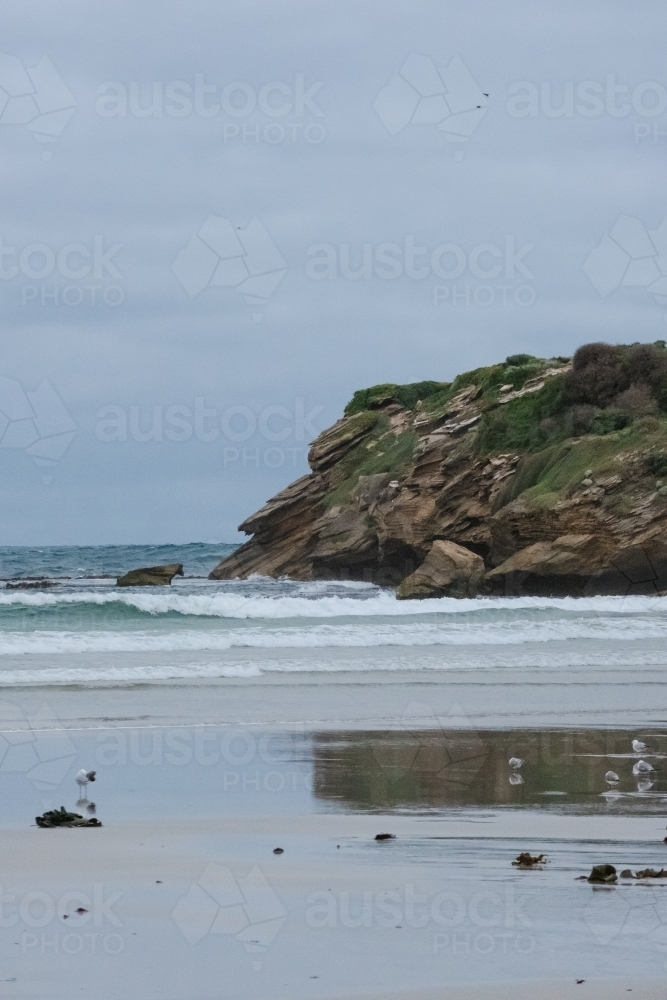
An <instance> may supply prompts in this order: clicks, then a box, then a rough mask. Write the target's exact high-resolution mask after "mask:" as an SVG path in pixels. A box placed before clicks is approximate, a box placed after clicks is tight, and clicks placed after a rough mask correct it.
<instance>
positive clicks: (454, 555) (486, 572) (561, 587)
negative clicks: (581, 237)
mask: <svg viewBox="0 0 667 1000" xmlns="http://www.w3.org/2000/svg"><path fill="white" fill-rule="evenodd" d="M555 361H557V362H558V363H555ZM555 361H552V362H548V363H547V362H545V363H544V365H543V369H542V370H540V371H538V373H537V374H536V375H535V376H534V377H531V378H528V379H526V380H525V382H524V384H523V386H522V387H521V388H520V389H515V388H514V387H513V385H501V386H500V388H499V389H498V390H494V392H492V393H489V392H487V391H484V392H483V391H482V388H481V387H480V386H478V385H476V384H473V385H466V386H465V387H463V388H462V389H461V390H460V391H458V392H454V393H453V394H451V393H450V395H449V396H448V395H447V393H446V392H445V393H444V396H443V398H444V399H445V401H444V403H443V404H442V406H440V407H439V408H431V409H429V408H427V407H425V406H423V405H422V403H421V402H420V401H419V400H417V401H416V402H415V403H411V404H410V405H405V404H402V403H401V402H400V401H397V400H396V398H395V394H394V395H393V396H392V394H391V392H388V393H387V394H386V398H385V397H384V396H382V395H380V397H378V398H376V399H374V400H373V401H372V408H371V409H365V410H362V411H361V412H356V413H354V414H353V415H350V416H347V417H344V418H343V419H341V420H339V421H337V423H336V424H334V425H333V427H331V428H329V429H328V430H326V431H324V432H323V433H322V434H321V435H320V436H319V437H318V438H317V440H316V441H314V442H313V444H312V446H311V448H310V453H309V464H310V467H311V469H312V472H311V474H310V475H308V476H304V477H302V478H301V479H299V480H297V481H296V482H295V483H292V484H291V485H290V486H288V487H287V488H286V489H285V490H283V491H282V492H281V493H279V494H277V495H276V496H275V497H273V498H272V499H271V500H269V501H268V502H267V503H266V504H265V506H264V507H262V508H261V509H260V510H259V511H257V513H255V514H253V515H252V516H251V517H249V518H247V519H246V521H244V522H243V524H242V525H241V530H243V531H245V532H246V533H247V534H249V535H252V538H251V539H250V540H249V541H248V542H247V543H246V544H245V545H243V546H241V547H240V548H239V549H238V550H237V551H236V552H235V553H234V554H233V555H231V556H230V557H228V558H227V559H225V560H223V561H222V562H221V563H220V564H219V565H218V566H216V568H215V569H214V570H213V572H212V573H211V574H210V575H211V578H212V579H231V578H235V577H240V578H245V577H248V576H250V575H251V574H253V573H258V574H264V575H267V576H273V577H279V576H289V577H292V578H294V579H300V580H313V579H357V580H368V581H373V582H376V583H378V584H380V585H382V586H391V587H397V588H398V596H399V597H401V598H406V597H427V596H442V595H443V594H449V595H455V596H472V595H474V594H476V593H488V594H500V593H503V594H543V595H566V594H573V595H583V594H593V593H640V592H641V593H656V592H659V591H662V590H666V589H667V488H665V487H663V486H662V481H661V480H660V479H659V478H657V476H656V474H655V473H653V472H651V469H653V468H659V467H661V466H660V463H661V462H662V458H661V456H664V463H665V468H666V469H667V431H666V430H665V429H664V428H663V425H662V423H660V422H659V421H658V420H657V419H656V418H654V417H651V418H647V419H646V420H645V421H644V424H641V425H639V427H638V429H637V431H636V432H635V431H634V430H633V432H632V435H631V436H628V434H627V433H626V434H625V436H624V433H623V432H621V433H609V434H605V435H604V436H594V435H591V434H589V435H583V436H580V437H571V438H569V439H567V440H562V439H560V440H559V439H558V438H556V440H558V441H559V443H557V444H554V445H553V446H551V447H546V448H543V449H541V450H540V448H539V447H538V448H534V447H533V448H531V449H527V450H523V451H522V450H521V449H520V448H515V449H512V448H511V447H509V448H508V447H505V448H504V449H500V448H495V449H494V448H493V447H492V446H489V445H484V446H482V444H483V442H484V441H485V440H487V439H488V433H487V432H488V425H489V414H490V413H491V415H492V416H493V414H494V413H495V414H498V413H500V414H501V415H502V414H504V413H509V412H510V411H512V412H513V413H514V414H515V417H514V418H513V419H517V420H518V419H519V418H521V413H522V411H521V407H523V406H524V405H525V404H526V403H528V402H529V401H530V400H531V399H533V398H538V397H539V394H540V393H542V394H543V395H544V393H545V392H547V391H549V386H551V387H553V385H554V383H553V381H552V380H553V379H554V378H556V379H559V378H561V379H562V378H563V377H564V375H565V374H566V373H567V372H568V371H569V370H570V368H569V366H568V365H567V364H566V363H565V359H560V361H559V359H555ZM473 374H474V373H473ZM436 385H437V384H436ZM545 386H546V387H547V388H546V390H545ZM398 388H400V387H398ZM408 388H409V387H408ZM513 408H514V409H513ZM517 414H518V416H517ZM651 421H652V422H651ZM485 427H486V428H487V430H486V431H484V428H485ZM483 433H487V438H486V439H485V438H483V436H482V434H483ZM510 439H511V435H510ZM651 456H652V457H651ZM588 465H590V466H591V467H590V468H586V466H588Z"/></svg>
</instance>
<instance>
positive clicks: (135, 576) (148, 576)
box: [116, 563, 183, 587]
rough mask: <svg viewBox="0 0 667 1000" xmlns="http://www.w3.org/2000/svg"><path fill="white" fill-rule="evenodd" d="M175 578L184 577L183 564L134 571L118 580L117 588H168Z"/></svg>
mask: <svg viewBox="0 0 667 1000" xmlns="http://www.w3.org/2000/svg"><path fill="white" fill-rule="evenodd" d="M175 576H183V565H182V564H181V563H170V564H169V565H168V566H144V567H143V568H142V569H132V570H130V572H129V573H126V574H125V576H119V577H118V579H117V580H116V586H117V587H168V586H169V585H170V584H171V581H172V580H173V579H174V577H175Z"/></svg>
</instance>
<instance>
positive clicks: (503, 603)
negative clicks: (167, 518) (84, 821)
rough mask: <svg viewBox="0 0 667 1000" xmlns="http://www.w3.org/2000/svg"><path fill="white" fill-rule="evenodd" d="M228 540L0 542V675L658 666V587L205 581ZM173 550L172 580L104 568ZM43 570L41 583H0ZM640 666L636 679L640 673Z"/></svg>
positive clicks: (148, 560) (137, 679)
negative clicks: (528, 588) (446, 593)
mask: <svg viewBox="0 0 667 1000" xmlns="http://www.w3.org/2000/svg"><path fill="white" fill-rule="evenodd" d="M233 549H234V546H232V545H206V544H191V545H183V546H177V545H168V546H99V547H52V548H46V547H41V548H1V549H0V685H2V686H12V685H21V686H25V685H40V686H44V685H46V686H52V685H53V686H57V685H77V686H83V687H85V686H86V685H104V684H106V685H131V684H133V683H153V684H159V683H162V682H171V681H185V682H187V681H193V682H195V681H197V680H215V679H222V678H235V677H236V678H253V677H261V676H264V675H270V674H272V673H281V674H295V675H298V674H304V673H309V674H312V673H325V674H335V673H350V672H361V673H363V674H364V675H368V676H372V675H373V674H374V673H379V672H395V671H407V672H409V673H412V674H413V675H415V676H417V675H421V676H425V677H427V676H431V675H433V674H434V673H442V672H447V671H457V672H458V671H463V672H465V673H468V674H469V675H470V676H472V675H471V672H474V671H484V672H485V673H486V674H488V673H489V671H491V672H493V673H495V674H496V675H497V676H498V677H499V678H501V677H502V676H503V675H504V673H506V672H507V671H508V670H514V671H516V670H517V669H522V670H525V671H528V672H530V674H531V676H532V678H533V681H534V682H536V683H539V675H540V672H545V671H549V672H552V671H554V670H556V671H558V670H561V671H567V670H573V671H575V672H577V671H579V672H580V674H581V676H582V677H583V676H589V675H590V671H595V670H596V669H604V670H605V671H613V670H614V669H617V670H618V671H619V672H623V673H624V674H627V671H635V672H636V674H637V677H636V679H637V681H638V682H639V681H640V680H641V679H642V678H643V679H644V680H646V678H647V677H652V678H653V679H655V680H656V681H657V680H658V679H660V678H661V676H662V674H663V669H664V666H665V662H666V660H667V656H666V655H665V639H667V598H656V597H648V596H647V597H644V596H631V597H624V598H623V597H595V598H582V599H574V598H566V599H548V598H536V597H508V598H479V599H476V600H454V599H448V598H443V599H440V600H424V601H397V600H396V598H395V596H394V593H393V591H390V590H385V589H381V588H380V587H377V586H375V585H373V584H367V583H356V582H346V581H333V582H329V581H319V582H304V583H300V582H295V581H290V580H271V579H267V578H263V577H256V578H251V579H249V580H231V581H210V580H208V578H207V576H208V572H209V571H210V570H211V569H212V568H213V567H214V566H215V565H216V563H217V562H218V561H219V560H220V558H222V557H223V556H225V555H227V554H229V553H230V552H232V551H233ZM169 562H182V563H183V565H184V572H185V576H184V577H183V578H179V577H176V578H175V579H174V581H173V583H172V585H171V586H170V587H156V588H145V587H144V588H128V589H122V590H119V589H117V588H116V586H115V577H116V575H118V574H122V573H124V572H127V570H129V569H132V568H135V567H138V566H146V565H155V564H160V563H169ZM29 578H39V579H48V580H49V581H51V582H52V584H53V586H51V587H49V588H47V589H44V590H15V589H6V587H5V584H6V583H7V582H16V581H17V580H19V579H23V580H25V579H29ZM1 588H4V589H1ZM640 675H641V676H640Z"/></svg>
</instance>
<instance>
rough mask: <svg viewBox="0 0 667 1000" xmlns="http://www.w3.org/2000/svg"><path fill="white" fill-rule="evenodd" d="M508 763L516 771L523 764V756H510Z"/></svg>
mask: <svg viewBox="0 0 667 1000" xmlns="http://www.w3.org/2000/svg"><path fill="white" fill-rule="evenodd" d="M508 763H509V766H510V767H513V768H514V770H515V771H518V770H519V768H520V767H521V765H522V764H523V757H510V759H509V761H508Z"/></svg>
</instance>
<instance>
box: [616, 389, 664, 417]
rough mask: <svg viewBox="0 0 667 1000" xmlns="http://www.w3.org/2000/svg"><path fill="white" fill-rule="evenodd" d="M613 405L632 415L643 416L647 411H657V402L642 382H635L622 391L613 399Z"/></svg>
mask: <svg viewBox="0 0 667 1000" xmlns="http://www.w3.org/2000/svg"><path fill="white" fill-rule="evenodd" d="M614 406H615V407H616V408H617V409H619V410H624V411H625V412H626V413H629V414H631V416H633V417H644V416H646V415H647V414H649V413H657V412H658V404H657V403H656V401H655V397H654V395H653V393H652V392H651V390H650V389H649V387H648V386H647V385H646V384H644V383H639V384H637V383H635V384H634V385H631V386H630V388H629V389H626V390H625V392H622V393H621V394H620V396H617V397H616V399H615V400H614Z"/></svg>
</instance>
